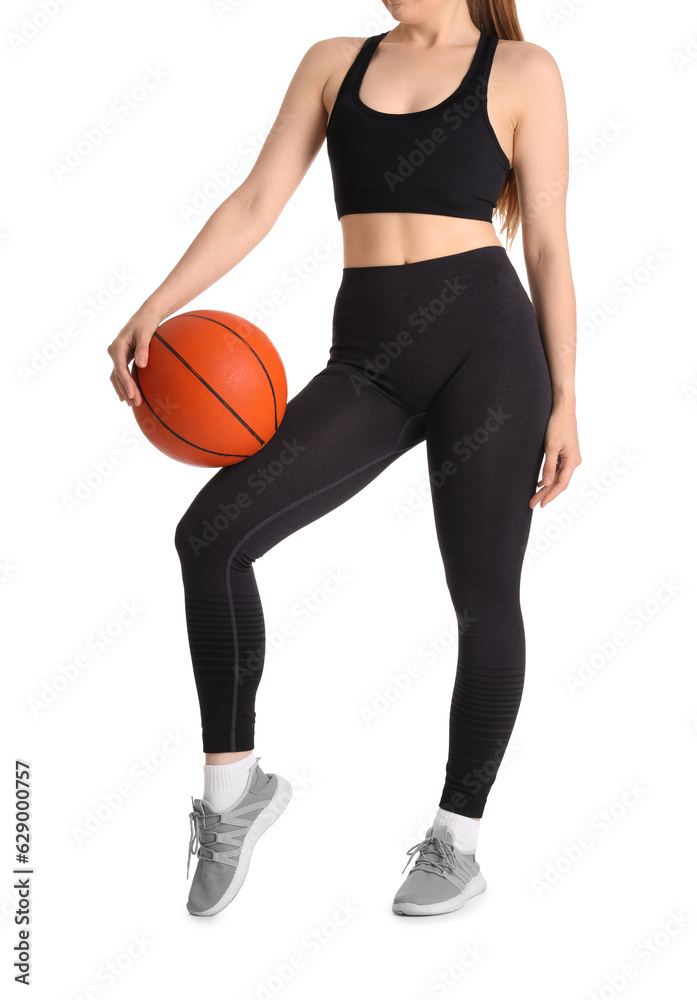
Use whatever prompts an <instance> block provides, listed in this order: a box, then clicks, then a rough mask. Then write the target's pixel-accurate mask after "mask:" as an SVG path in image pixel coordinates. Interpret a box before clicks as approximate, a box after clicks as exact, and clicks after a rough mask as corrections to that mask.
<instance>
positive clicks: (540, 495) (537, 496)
mask: <svg viewBox="0 0 697 1000" xmlns="http://www.w3.org/2000/svg"><path fill="white" fill-rule="evenodd" d="M551 489H552V486H543V487H542V489H539V490H538V491H537V493H534V494H533V495H532V496H531V497H530V500H529V502H528V506H529V507H536V506H537V504H538V503H540V501H541V500H544V498H545V497H546V496H547V494H548V493H549V491H550V490H551Z"/></svg>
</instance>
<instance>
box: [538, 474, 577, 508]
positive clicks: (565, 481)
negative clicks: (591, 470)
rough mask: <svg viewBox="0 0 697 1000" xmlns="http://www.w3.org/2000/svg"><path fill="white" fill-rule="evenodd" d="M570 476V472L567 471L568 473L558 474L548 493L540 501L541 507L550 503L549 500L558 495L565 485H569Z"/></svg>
mask: <svg viewBox="0 0 697 1000" xmlns="http://www.w3.org/2000/svg"><path fill="white" fill-rule="evenodd" d="M570 478H571V472H569V473H568V475H565V474H562V475H560V476H559V479H558V480H557V482H556V483H554V485H553V486H552V488H551V489H550V491H549V493H548V494H547V496H546V497H545V498H544V500H543V501H542V506H543V507H546V506H547V504H548V503H550V501H552V500H554V498H555V497H558V496H559V494H560V493H563V492H564V490H565V489H566V487H567V486H568V485H569V479H570Z"/></svg>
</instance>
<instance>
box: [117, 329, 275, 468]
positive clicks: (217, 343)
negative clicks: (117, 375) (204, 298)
mask: <svg viewBox="0 0 697 1000" xmlns="http://www.w3.org/2000/svg"><path fill="white" fill-rule="evenodd" d="M131 374H132V376H133V379H134V381H135V382H136V384H137V385H138V388H139V389H140V393H141V395H142V397H143V400H142V402H141V404H140V406H134V407H132V409H133V413H134V414H135V418H136V420H137V422H138V426H139V427H140V429H141V430H142V432H143V434H144V435H145V436H146V437H147V439H148V440H149V441H150V442H151V443H152V444H154V445H155V447H156V448H158V449H159V450H160V451H161V452H163V453H164V454H165V455H168V456H169V457H170V458H174V459H176V460H177V461H178V462H184V463H186V464H187V465H204V466H224V465H235V464H236V463H237V462H242V461H244V459H245V458H250V457H251V456H252V455H253V454H254V453H255V452H257V451H258V450H259V449H260V448H261V447H262V446H263V445H264V444H266V442H267V441H268V440H269V438H270V437H271V436H272V435H273V434H274V433H275V432H276V431H277V430H278V425H279V424H280V422H281V420H282V419H283V414H284V413H285V409H286V402H287V395H288V384H287V381H286V373H285V369H284V367H283V362H282V361H281V357H280V355H279V353H278V351H277V350H276V348H275V347H274V345H273V343H272V342H271V341H270V340H269V338H268V337H267V336H266V334H265V333H264V332H263V331H262V330H260V329H259V327H258V326H255V325H254V323H250V322H249V320H246V319H243V317H242V316H236V315H234V313H229V312H222V311H221V310H217V309H197V310H195V311H192V312H186V313H181V314H180V315H178V316H172V317H171V319H168V320H165V322H164V323H162V324H161V325H160V326H159V327H158V328H157V330H156V332H155V333H154V335H153V337H152V340H151V341H150V348H149V356H148V363H147V365H146V367H145V368H138V367H137V366H136V364H135V362H133V365H132V368H131Z"/></svg>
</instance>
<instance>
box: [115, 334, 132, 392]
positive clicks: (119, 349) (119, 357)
mask: <svg viewBox="0 0 697 1000" xmlns="http://www.w3.org/2000/svg"><path fill="white" fill-rule="evenodd" d="M129 354H130V348H129V347H128V345H127V344H126V341H125V340H120V341H118V342H117V344H116V347H115V348H114V370H115V372H116V374H117V376H118V378H119V381H120V382H121V385H122V386H123V387H124V390H125V392H126V396H127V398H128V399H134V398H135V396H136V393H137V386H136V384H135V382H134V381H133V379H132V378H131V374H130V372H129V371H128V357H129Z"/></svg>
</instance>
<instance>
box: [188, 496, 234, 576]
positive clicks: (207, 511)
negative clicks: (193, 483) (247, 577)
mask: <svg viewBox="0 0 697 1000" xmlns="http://www.w3.org/2000/svg"><path fill="white" fill-rule="evenodd" d="M248 531H249V524H248V523H247V522H246V521H245V522H244V523H243V522H242V519H241V518H240V517H239V510H238V509H233V505H229V504H225V503H220V504H218V505H217V506H216V507H215V508H211V506H210V505H209V504H204V503H202V502H201V501H200V500H198V499H197V500H194V502H193V503H192V504H191V506H190V507H189V508H188V510H187V511H186V512H185V513H184V515H183V517H182V518H181V519H180V521H179V523H178V524H177V526H176V528H175V531H174V547H175V549H176V551H177V553H178V555H179V559H180V561H181V563H182V565H185V564H187V563H189V564H191V563H196V564H198V565H200V564H201V563H202V562H211V561H214V560H216V559H221V558H223V557H224V558H225V560H226V561H227V560H228V558H229V557H231V561H232V565H233V566H234V567H236V568H237V567H239V568H246V567H247V566H249V565H250V563H251V562H252V559H250V558H248V557H247V555H245V554H244V553H243V552H241V551H240V546H241V543H242V541H243V540H244V536H245V532H248Z"/></svg>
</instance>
